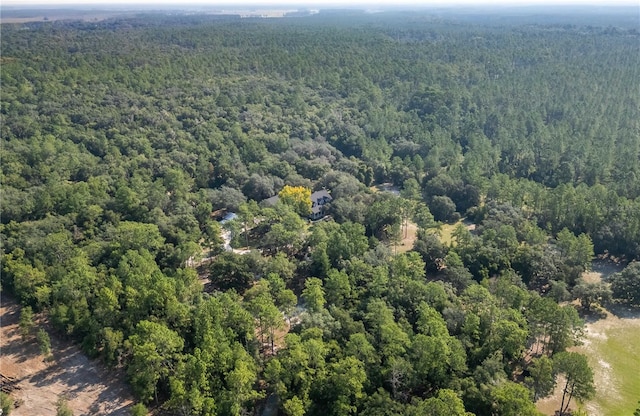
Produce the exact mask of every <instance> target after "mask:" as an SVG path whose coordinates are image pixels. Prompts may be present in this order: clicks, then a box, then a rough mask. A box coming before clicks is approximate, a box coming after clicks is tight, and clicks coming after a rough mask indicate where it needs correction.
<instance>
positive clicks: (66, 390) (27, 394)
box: [0, 294, 134, 416]
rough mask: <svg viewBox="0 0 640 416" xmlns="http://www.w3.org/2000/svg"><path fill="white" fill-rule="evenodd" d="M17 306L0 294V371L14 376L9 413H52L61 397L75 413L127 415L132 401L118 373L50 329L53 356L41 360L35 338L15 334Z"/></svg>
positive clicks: (29, 415) (16, 415)
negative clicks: (13, 407) (15, 388)
mask: <svg viewBox="0 0 640 416" xmlns="http://www.w3.org/2000/svg"><path fill="white" fill-rule="evenodd" d="M19 317H20V307H19V306H18V304H17V303H16V302H15V301H14V300H13V299H11V298H7V296H6V295H4V294H2V299H1V306H0V372H2V374H4V375H5V376H8V377H15V378H16V379H17V380H18V384H17V386H18V387H19V388H20V389H19V390H15V391H14V392H13V393H12V397H13V399H14V400H15V401H16V402H19V403H21V404H20V406H19V407H18V408H16V409H14V410H13V411H12V412H11V414H12V415H13V416H36V415H37V416H49V415H51V416H55V414H56V401H57V400H58V398H59V397H60V396H65V397H66V398H67V400H68V405H69V407H70V408H71V410H73V414H74V415H75V416H84V415H86V416H89V415H114V416H127V415H129V408H130V407H131V405H132V404H133V403H134V401H133V397H132V396H131V393H130V392H129V390H128V387H127V385H126V384H125V383H124V382H123V381H122V380H123V375H122V374H119V373H117V372H115V371H113V372H109V371H107V370H105V369H104V368H103V367H102V365H101V364H100V362H98V361H95V360H90V359H88V358H87V357H86V356H85V355H84V354H83V353H82V352H81V351H80V349H79V348H78V347H77V346H75V345H73V344H72V343H71V342H68V341H64V340H61V339H59V338H57V337H56V336H54V334H51V333H50V337H51V350H52V355H53V359H52V360H50V361H48V362H45V361H44V360H43V356H42V355H40V351H39V348H38V345H37V342H36V341H35V337H33V338H32V339H30V340H26V341H23V340H22V337H21V336H20V333H19V328H18V319H19Z"/></svg>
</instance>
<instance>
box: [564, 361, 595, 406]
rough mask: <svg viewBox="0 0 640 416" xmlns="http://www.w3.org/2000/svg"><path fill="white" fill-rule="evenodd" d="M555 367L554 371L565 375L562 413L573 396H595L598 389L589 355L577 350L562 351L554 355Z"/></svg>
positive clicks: (579, 398) (585, 397) (580, 398)
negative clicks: (588, 358)
mask: <svg viewBox="0 0 640 416" xmlns="http://www.w3.org/2000/svg"><path fill="white" fill-rule="evenodd" d="M553 367H554V373H556V374H563V375H564V376H565V383H564V387H563V389H562V402H561V403H560V409H559V410H560V414H564V413H566V411H567V410H568V408H569V404H570V402H571V399H572V398H574V397H575V398H576V399H578V400H587V399H590V398H591V397H593V395H594V394H595V391H596V390H595V386H594V384H593V370H591V368H590V367H589V363H588V362H587V357H585V356H584V355H581V354H578V353H576V352H561V353H558V354H556V355H555V356H554V359H553Z"/></svg>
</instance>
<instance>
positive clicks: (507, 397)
mask: <svg viewBox="0 0 640 416" xmlns="http://www.w3.org/2000/svg"><path fill="white" fill-rule="evenodd" d="M492 397H493V400H494V409H495V414H497V415H503V416H540V415H541V413H540V412H538V411H537V410H536V406H535V404H533V403H532V401H531V397H530V392H529V390H527V389H526V388H525V387H524V386H521V385H519V384H516V383H512V382H510V381H507V382H505V383H503V384H501V385H500V386H498V387H496V388H495V389H493V391H492Z"/></svg>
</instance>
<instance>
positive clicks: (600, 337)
mask: <svg viewBox="0 0 640 416" xmlns="http://www.w3.org/2000/svg"><path fill="white" fill-rule="evenodd" d="M587 331H588V332H587V337H586V342H585V344H584V345H582V346H581V347H579V348H577V351H579V352H581V353H583V354H586V355H587V356H588V358H589V364H590V365H591V368H593V371H594V379H595V385H596V397H595V398H594V399H593V400H591V401H589V402H588V403H586V408H587V411H588V412H589V414H591V415H611V416H616V415H632V414H633V412H634V410H635V409H636V408H637V407H638V400H640V373H639V369H640V317H636V318H626V319H620V318H618V317H616V316H613V315H610V316H609V317H608V318H607V319H605V320H602V321H597V322H594V323H592V324H589V325H588V326H587Z"/></svg>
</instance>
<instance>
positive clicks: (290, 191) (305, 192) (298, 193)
mask: <svg viewBox="0 0 640 416" xmlns="http://www.w3.org/2000/svg"><path fill="white" fill-rule="evenodd" d="M278 197H279V198H280V201H282V203H283V204H287V205H290V206H291V207H292V208H293V210H294V211H295V212H297V213H298V215H302V216H307V215H309V214H311V203H312V201H311V189H309V188H305V187H304V186H289V185H285V186H284V188H282V190H281V191H280V192H278Z"/></svg>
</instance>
